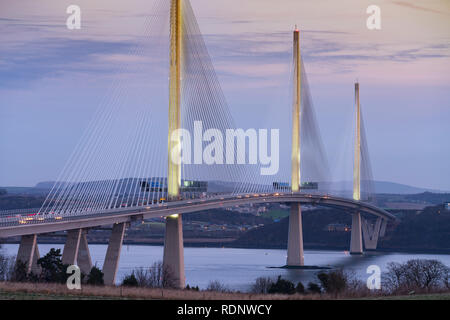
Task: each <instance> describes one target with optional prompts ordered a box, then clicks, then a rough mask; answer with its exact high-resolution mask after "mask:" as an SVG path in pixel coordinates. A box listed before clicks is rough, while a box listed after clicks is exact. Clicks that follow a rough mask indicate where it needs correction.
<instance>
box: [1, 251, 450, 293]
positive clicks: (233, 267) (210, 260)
mask: <svg viewBox="0 0 450 320" xmlns="http://www.w3.org/2000/svg"><path fill="white" fill-rule="evenodd" d="M50 248H60V249H61V250H62V248H63V245H61V244H54V245H51V244H39V251H40V254H41V256H42V255H44V254H45V253H47V252H48V251H49V250H50ZM89 248H90V252H91V257H92V263H93V264H96V265H97V267H101V266H102V265H103V260H104V258H105V253H106V248H107V245H90V246H89ZM17 249H18V244H4V245H3V250H4V251H5V252H6V253H7V254H9V255H16V254H17ZM162 257H163V247H162V246H138V245H124V246H123V248H122V252H121V257H120V263H119V270H118V274H117V283H120V282H121V280H122V279H123V277H124V276H125V275H127V274H129V273H131V272H132V270H133V269H135V268H139V267H149V266H151V265H152V264H153V263H154V262H157V261H161V260H162ZM184 257H185V270H186V284H189V285H191V286H199V287H200V288H206V287H207V286H208V284H209V282H210V281H215V280H218V281H219V282H221V283H222V284H224V285H226V286H227V287H228V288H229V289H232V290H240V291H248V290H249V289H250V288H251V285H252V284H253V283H254V281H255V279H256V278H258V277H273V278H276V277H277V276H278V275H281V276H282V277H283V278H285V279H288V280H290V281H294V282H298V281H301V282H302V283H303V284H304V285H305V286H306V285H307V283H308V282H310V281H316V274H317V273H318V272H319V271H318V270H293V269H280V268H270V267H280V266H283V265H284V264H285V262H286V250H267V249H233V248H185V249H184ZM419 258H420V259H436V260H440V261H441V262H443V263H444V264H446V265H447V266H450V255H445V254H415V253H380V252H378V253H375V252H374V253H365V254H364V255H363V256H352V255H350V254H349V253H348V252H346V251H324V250H316V251H315V250H306V251H305V264H307V265H314V266H330V267H337V268H343V269H344V270H347V271H350V272H352V273H354V274H355V275H356V276H357V277H358V278H360V279H361V280H364V281H365V280H366V279H367V277H368V275H367V274H366V270H367V267H368V266H370V265H378V266H379V267H380V268H381V270H382V272H383V271H385V270H386V267H387V264H388V263H389V262H405V261H407V260H409V259H419Z"/></svg>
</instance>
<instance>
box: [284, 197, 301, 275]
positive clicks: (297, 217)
mask: <svg viewBox="0 0 450 320" xmlns="http://www.w3.org/2000/svg"><path fill="white" fill-rule="evenodd" d="M286 264H287V265H288V266H303V265H304V258H303V230H302V210H301V208H300V203H292V204H291V213H290V215H289V234H288V254H287V263H286Z"/></svg>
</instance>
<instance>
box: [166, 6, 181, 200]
mask: <svg viewBox="0 0 450 320" xmlns="http://www.w3.org/2000/svg"><path fill="white" fill-rule="evenodd" d="M171 1H172V2H171V9H170V82H169V132H168V135H169V136H168V141H169V143H168V160H169V163H168V175H167V192H168V197H169V200H172V199H176V198H178V196H179V195H180V184H181V166H180V136H179V134H178V132H177V130H178V129H180V122H181V119H180V118H181V116H180V105H181V71H182V52H183V51H182V50H183V34H182V32H183V30H182V25H183V21H182V19H183V16H182V7H181V6H182V3H181V1H182V0H171Z"/></svg>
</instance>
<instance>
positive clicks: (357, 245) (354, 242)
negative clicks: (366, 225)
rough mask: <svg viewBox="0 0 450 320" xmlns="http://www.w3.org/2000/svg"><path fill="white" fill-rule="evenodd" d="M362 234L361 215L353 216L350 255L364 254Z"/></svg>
mask: <svg viewBox="0 0 450 320" xmlns="http://www.w3.org/2000/svg"><path fill="white" fill-rule="evenodd" d="M362 253H363V244H362V232H361V213H360V212H356V213H353V214H352V233H351V241H350V254H362Z"/></svg>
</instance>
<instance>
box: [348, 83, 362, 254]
mask: <svg viewBox="0 0 450 320" xmlns="http://www.w3.org/2000/svg"><path fill="white" fill-rule="evenodd" d="M355 107H356V126H355V127H356V132H355V158H354V160H353V161H354V163H353V200H356V201H359V200H361V105H360V103H359V83H355ZM362 252H363V245H362V230H361V213H360V212H355V213H353V214H352V233H351V242H350V253H351V254H362Z"/></svg>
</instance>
